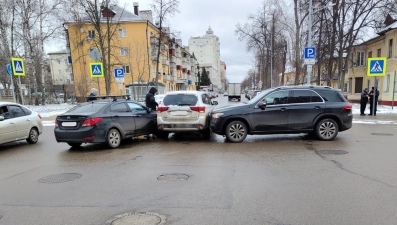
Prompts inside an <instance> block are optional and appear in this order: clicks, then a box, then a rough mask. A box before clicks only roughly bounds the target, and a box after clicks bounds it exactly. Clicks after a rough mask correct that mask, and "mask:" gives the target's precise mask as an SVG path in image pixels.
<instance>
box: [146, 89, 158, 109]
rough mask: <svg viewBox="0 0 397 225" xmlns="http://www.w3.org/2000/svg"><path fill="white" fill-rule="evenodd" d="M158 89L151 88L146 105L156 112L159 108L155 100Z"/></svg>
mask: <svg viewBox="0 0 397 225" xmlns="http://www.w3.org/2000/svg"><path fill="white" fill-rule="evenodd" d="M156 92H157V89H156V88H155V87H152V88H150V90H149V92H148V93H147V94H146V98H145V104H146V107H148V108H150V109H152V110H153V111H156V107H157V106H158V104H157V102H156V100H155V99H154V94H156Z"/></svg>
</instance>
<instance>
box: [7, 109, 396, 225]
mask: <svg viewBox="0 0 397 225" xmlns="http://www.w3.org/2000/svg"><path fill="white" fill-rule="evenodd" d="M356 117H357V116H355V118H356ZM378 118H379V119H378ZM383 118H384V119H381V116H379V117H378V116H377V119H378V120H382V121H392V120H393V118H392V117H387V116H384V117H383ZM52 130H53V127H51V126H46V127H44V133H43V135H42V136H40V140H39V142H38V143H37V144H35V145H29V144H27V143H26V142H17V143H11V144H6V145H2V146H0V168H1V169H0V190H1V191H0V224H1V225H3V224H4V225H15V224H18V225H25V224H27V225H28V224H29V225H31V224H42V225H46V224H48V225H53V224H85V225H86V224H111V221H117V220H115V218H120V220H118V221H119V222H120V221H121V222H122V220H124V221H127V222H129V223H128V224H134V223H132V222H131V221H132V220H134V221H135V219H136V218H139V219H142V218H145V219H147V220H150V221H152V222H153V223H152V224H159V223H160V222H159V221H161V223H162V224H197V225H199V224H200V225H202V224H305V225H306V224H352V225H354V224H357V225H362V224H397V216H396V215H397V177H396V174H397V166H396V158H397V151H396V150H395V149H396V148H395V147H394V145H395V139H396V137H397V125H396V124H392V123H378V124H361V123H357V124H356V123H355V124H354V125H353V128H352V129H350V130H348V131H345V132H342V133H339V135H338V137H337V138H336V139H335V140H334V141H330V142H324V141H318V140H315V139H312V138H310V137H309V136H307V135H304V134H298V135H265V136H248V137H247V139H246V140H245V141H244V142H242V143H236V144H235V143H228V142H227V141H225V138H224V137H222V136H218V135H215V134H212V135H211V139H210V140H204V139H202V138H200V137H198V136H197V135H194V134H193V135H176V136H170V138H169V139H168V140H161V139H146V138H138V139H134V140H129V141H125V142H124V143H123V144H122V145H121V146H120V148H118V149H108V148H107V147H106V146H104V145H92V144H88V145H83V146H82V147H80V148H70V147H69V146H68V145H67V144H63V143H56V141H55V139H54V136H53V133H52ZM140 213H141V214H140ZM120 215H129V216H133V217H125V218H124V219H121V217H120ZM137 215H139V216H137ZM153 215H154V216H153ZM158 218H160V219H158ZM113 224H117V223H116V222H114V223H113ZM119 224H122V223H119ZM125 224H127V223H125Z"/></svg>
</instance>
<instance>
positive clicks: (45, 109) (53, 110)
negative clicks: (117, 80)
mask: <svg viewBox="0 0 397 225" xmlns="http://www.w3.org/2000/svg"><path fill="white" fill-rule="evenodd" d="M25 106H26V107H27V108H29V109H31V110H32V111H35V112H38V113H40V115H41V117H43V125H44V126H54V121H52V120H51V121H48V119H47V120H46V119H45V118H48V117H52V116H56V115H59V114H62V113H65V112H66V111H68V110H69V109H71V108H73V107H74V106H76V105H73V104H67V103H63V104H48V105H44V106H42V105H40V106H36V105H25ZM352 106H353V110H352V111H353V115H354V116H353V123H360V124H397V106H395V107H393V109H392V107H391V106H384V105H379V106H378V111H377V112H376V114H377V115H379V116H378V117H371V116H366V117H362V116H359V115H360V104H352ZM365 113H366V114H368V113H369V105H367V107H366V110H365ZM382 115H390V116H391V117H388V118H389V119H385V118H383V119H381V118H379V117H380V116H382ZM393 115H395V117H393Z"/></svg>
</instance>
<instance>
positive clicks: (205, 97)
mask: <svg viewBox="0 0 397 225" xmlns="http://www.w3.org/2000/svg"><path fill="white" fill-rule="evenodd" d="M201 98H202V100H203V103H204V104H207V105H211V98H210V96H208V95H207V94H205V93H204V94H202V95H201Z"/></svg>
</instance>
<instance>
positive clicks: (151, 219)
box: [106, 212, 166, 225]
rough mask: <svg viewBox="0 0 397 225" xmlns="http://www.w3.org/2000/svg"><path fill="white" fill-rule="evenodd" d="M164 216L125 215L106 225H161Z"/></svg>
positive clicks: (154, 214) (146, 213)
mask: <svg viewBox="0 0 397 225" xmlns="http://www.w3.org/2000/svg"><path fill="white" fill-rule="evenodd" d="M165 219H166V218H165V216H163V215H160V214H158V213H153V212H138V213H126V214H122V215H118V216H115V217H114V218H113V219H111V220H109V221H108V222H107V223H106V224H108V225H161V224H164V223H165Z"/></svg>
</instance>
